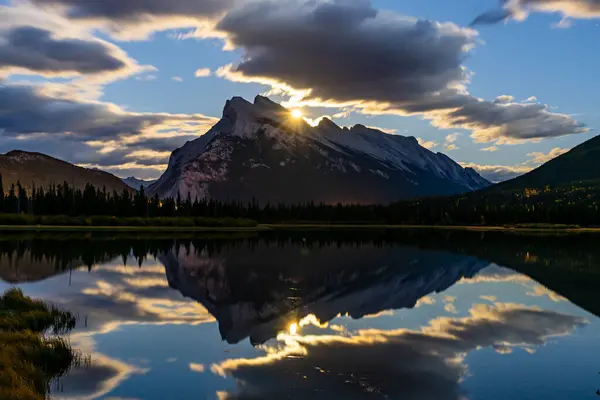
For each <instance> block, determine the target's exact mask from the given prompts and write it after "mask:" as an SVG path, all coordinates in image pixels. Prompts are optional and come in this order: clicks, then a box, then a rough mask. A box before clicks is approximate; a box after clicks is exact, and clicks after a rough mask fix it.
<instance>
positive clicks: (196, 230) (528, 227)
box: [0, 223, 600, 235]
mask: <svg viewBox="0 0 600 400" xmlns="http://www.w3.org/2000/svg"><path fill="white" fill-rule="evenodd" d="M400 229H406V230H408V229H419V230H427V229H430V230H441V231H443V230H446V231H474V232H538V233H553V232H554V233H559V232H564V233H568V232H600V228H598V227H592V228H588V227H579V226H576V225H548V224H523V225H506V226H467V225H463V226H458V225H384V224H381V225H377V224H347V225H344V224H334V225H329V224H318V223H307V224H254V223H253V224H250V225H249V226H235V225H232V226H223V225H221V226H219V225H213V226H202V225H197V226H196V225H194V226H177V225H174V224H171V225H169V224H164V225H154V226H153V225H112V226H108V225H104V226H95V225H0V232H66V233H68V232H73V233H77V232H106V233H119V232H122V233H126V232H131V233H132V234H144V233H146V234H150V233H163V234H165V235H167V234H170V233H177V232H180V233H188V234H202V233H204V234H219V233H220V234H227V233H230V234H231V233H236V232H237V233H252V232H261V231H273V230H331V231H336V230H340V231H341V230H400Z"/></svg>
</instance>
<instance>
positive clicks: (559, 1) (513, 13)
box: [472, 0, 600, 28]
mask: <svg viewBox="0 0 600 400" xmlns="http://www.w3.org/2000/svg"><path fill="white" fill-rule="evenodd" d="M501 6H502V7H501V8H498V9H496V10H490V11H486V12H485V13H483V14H481V15H479V16H478V17H477V18H476V19H475V20H474V21H473V23H472V25H479V24H496V23H499V22H503V21H506V20H508V19H510V18H513V19H516V20H524V19H526V18H527V16H528V14H529V13H530V12H543V13H559V14H561V15H562V20H561V21H560V22H559V23H558V24H557V26H558V27H561V28H565V27H568V26H570V21H569V20H568V18H576V19H594V18H600V2H599V1H598V0H502V1H501Z"/></svg>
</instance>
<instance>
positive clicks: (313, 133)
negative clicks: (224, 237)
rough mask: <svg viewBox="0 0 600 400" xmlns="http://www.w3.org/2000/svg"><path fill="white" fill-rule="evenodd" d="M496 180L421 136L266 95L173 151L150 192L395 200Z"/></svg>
mask: <svg viewBox="0 0 600 400" xmlns="http://www.w3.org/2000/svg"><path fill="white" fill-rule="evenodd" d="M489 184H490V182H488V181H487V180H485V179H484V178H482V177H481V176H480V175H479V174H477V173H476V172H475V171H474V170H472V169H469V168H467V169H465V168H462V167H461V166H460V165H458V164H457V163H456V162H454V161H453V160H452V159H450V158H449V157H447V156H445V155H444V154H441V153H437V154H436V153H433V152H431V151H429V150H427V149H425V148H424V147H422V146H420V145H419V144H418V142H417V140H416V139H415V138H414V137H404V136H400V135H389V134H386V133H383V132H381V131H378V130H375V129H370V128H367V127H365V126H362V125H356V126H354V127H352V128H349V129H348V128H341V127H339V126H337V125H336V124H335V123H333V122H332V121H331V120H329V119H326V118H325V119H323V120H322V121H321V122H320V123H319V125H318V126H316V127H312V126H310V125H308V124H307V123H306V122H305V121H304V120H302V119H294V118H292V116H291V113H290V111H289V110H287V109H286V108H284V107H282V106H280V105H278V104H276V103H274V102H272V101H270V100H269V99H267V98H265V97H261V96H258V97H256V99H255V101H254V104H252V103H250V102H248V101H246V100H244V99H242V98H239V97H236V98H233V99H232V100H230V101H228V102H227V104H226V106H225V109H224V111H223V118H222V119H221V120H220V121H219V122H218V123H217V124H216V125H215V126H214V127H213V128H212V129H211V130H210V131H209V132H208V133H206V134H205V135H203V136H201V137H200V138H198V139H197V140H194V141H192V142H188V143H186V144H185V145H184V146H183V147H181V148H180V149H177V150H175V151H174V152H173V154H172V156H171V159H170V161H169V167H168V169H167V171H166V172H165V173H164V174H163V176H162V177H161V178H160V179H159V180H158V181H157V182H156V183H155V184H154V185H152V186H151V187H150V188H149V191H150V194H154V193H158V194H159V196H161V197H173V196H176V195H177V193H180V194H181V196H182V197H184V198H185V197H186V196H187V195H188V194H189V195H190V196H191V197H192V199H193V198H196V197H198V198H204V197H210V198H215V199H218V200H229V199H235V200H243V201H249V200H251V199H252V198H256V199H257V200H259V201H260V202H263V203H264V202H267V201H270V202H286V203H296V202H301V201H315V202H325V203H336V202H342V203H388V202H391V201H395V200H400V199H406V198H415V197H421V196H435V195H450V194H456V193H463V192H468V191H472V190H477V189H481V188H483V187H486V186H488V185H489Z"/></svg>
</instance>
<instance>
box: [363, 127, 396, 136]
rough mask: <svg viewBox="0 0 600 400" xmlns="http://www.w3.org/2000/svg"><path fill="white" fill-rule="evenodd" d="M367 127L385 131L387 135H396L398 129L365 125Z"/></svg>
mask: <svg viewBox="0 0 600 400" xmlns="http://www.w3.org/2000/svg"><path fill="white" fill-rule="evenodd" d="M367 128H369V129H375V130H378V131H381V132H384V133H387V134H388V135H396V134H398V129H393V128H381V127H379V126H367Z"/></svg>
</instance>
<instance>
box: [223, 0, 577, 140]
mask: <svg viewBox="0 0 600 400" xmlns="http://www.w3.org/2000/svg"><path fill="white" fill-rule="evenodd" d="M217 29H218V30H220V31H221V32H224V33H226V34H227V37H228V41H229V46H230V47H237V48H242V49H243V50H244V51H245V53H246V54H245V57H244V58H243V60H242V61H241V62H240V63H239V64H238V65H235V66H233V65H232V66H227V67H224V68H222V69H221V70H220V71H219V73H218V74H219V75H220V76H222V77H226V78H228V79H231V80H234V81H240V82H259V83H263V84H268V85H271V86H273V87H275V88H278V89H284V90H286V89H287V91H288V92H289V91H290V90H289V89H290V88H292V89H296V91H295V94H299V93H302V91H303V90H309V91H310V92H308V94H306V93H304V97H303V101H304V103H305V104H310V105H323V104H326V103H328V104H329V105H342V104H350V105H355V106H356V107H358V108H361V109H362V110H363V111H364V112H367V113H398V114H421V115H424V116H425V117H426V118H428V119H431V120H433V122H434V124H435V125H437V126H441V127H448V128H467V129H471V130H473V132H474V135H475V136H476V137H477V139H478V140H480V141H490V140H494V139H498V138H500V137H509V138H514V139H528V138H542V137H548V136H562V135H568V134H571V133H580V132H583V131H585V128H584V126H583V125H581V124H580V123H578V122H577V121H575V120H574V119H572V118H571V117H569V116H567V115H561V114H555V113H551V112H550V111H549V110H548V108H547V107H546V106H543V105H539V104H517V103H509V104H497V103H495V102H494V101H484V100H481V99H478V98H475V97H474V96H472V95H470V94H469V93H468V92H467V91H466V86H465V85H466V84H467V83H468V80H469V73H468V71H467V70H466V68H464V66H463V61H464V59H465V57H466V56H467V55H468V51H469V50H470V49H471V48H472V47H474V46H475V44H476V42H477V33H476V32H475V31H473V30H471V29H465V28H460V27H458V26H456V25H454V24H440V23H437V22H432V21H423V20H414V19H410V18H405V17H401V16H398V15H395V14H392V13H386V12H379V11H377V10H375V9H373V8H372V7H371V4H370V2H369V1H331V2H324V1H293V0H278V1H268V0H265V1H260V2H251V3H248V4H245V5H240V6H239V7H236V8H234V9H233V10H231V11H230V12H229V13H228V14H227V15H226V16H225V17H224V18H223V19H222V20H221V21H220V22H219V24H218V26H217ZM292 92H294V91H292Z"/></svg>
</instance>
